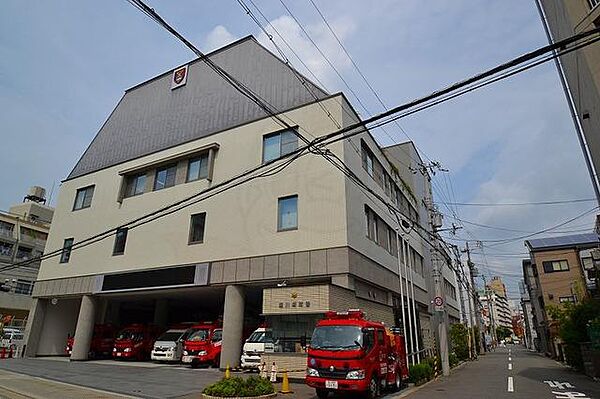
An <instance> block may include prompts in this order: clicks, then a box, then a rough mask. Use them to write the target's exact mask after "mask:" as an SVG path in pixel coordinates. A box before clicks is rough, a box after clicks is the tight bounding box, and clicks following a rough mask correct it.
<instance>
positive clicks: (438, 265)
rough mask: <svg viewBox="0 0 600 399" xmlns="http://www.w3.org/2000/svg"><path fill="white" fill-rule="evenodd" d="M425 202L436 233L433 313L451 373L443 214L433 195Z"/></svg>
mask: <svg viewBox="0 0 600 399" xmlns="http://www.w3.org/2000/svg"><path fill="white" fill-rule="evenodd" d="M425 202H426V204H427V208H428V210H429V220H430V224H431V230H432V231H433V233H434V242H433V245H432V249H431V263H432V266H433V270H432V272H431V275H432V278H433V287H434V293H435V296H434V299H433V313H434V320H435V322H436V325H437V332H438V333H437V336H438V340H439V355H440V360H441V363H442V373H443V374H444V375H450V360H449V357H448V356H449V353H448V330H447V323H446V320H447V317H446V300H445V295H444V291H443V277H442V264H443V263H442V262H443V261H444V260H445V259H441V258H440V254H442V253H443V249H442V248H441V246H440V244H439V241H440V238H439V236H438V234H437V231H438V229H439V228H441V227H442V215H441V213H439V212H438V211H437V209H436V208H435V206H434V205H433V201H432V199H431V196H430V195H429V196H428V197H427V198H426V199H425Z"/></svg>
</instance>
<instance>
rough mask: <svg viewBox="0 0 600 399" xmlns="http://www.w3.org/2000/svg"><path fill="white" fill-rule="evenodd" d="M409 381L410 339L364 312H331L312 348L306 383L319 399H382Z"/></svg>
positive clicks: (316, 334) (313, 340) (316, 331)
mask: <svg viewBox="0 0 600 399" xmlns="http://www.w3.org/2000/svg"><path fill="white" fill-rule="evenodd" d="M407 378H408V367H407V364H406V349H405V347H404V337H403V336H402V335H400V334H398V332H397V331H393V330H390V329H387V328H386V327H385V325H384V324H383V323H379V322H374V321H369V320H366V319H365V315H364V312H362V311H361V310H354V309H353V310H349V311H348V312H327V313H326V315H325V318H324V319H323V320H321V321H319V322H318V323H317V326H316V328H315V330H314V332H313V336H312V340H311V343H310V347H309V349H308V359H307V369H306V384H307V385H308V386H310V387H313V388H315V389H316V391H317V396H318V397H319V398H326V397H327V396H328V395H329V393H330V392H339V391H346V392H360V393H364V394H365V396H366V397H367V398H369V399H372V398H376V397H377V396H379V394H380V393H381V390H382V388H390V389H393V390H399V389H400V388H401V387H402V384H403V381H404V380H405V379H407Z"/></svg>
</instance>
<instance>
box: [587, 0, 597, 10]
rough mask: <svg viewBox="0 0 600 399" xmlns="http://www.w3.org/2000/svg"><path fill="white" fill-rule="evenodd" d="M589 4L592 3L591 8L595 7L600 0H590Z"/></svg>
mask: <svg viewBox="0 0 600 399" xmlns="http://www.w3.org/2000/svg"><path fill="white" fill-rule="evenodd" d="M588 4H589V5H590V9H592V10H593V9H594V8H595V7H596V6H597V5H598V4H600V0H588Z"/></svg>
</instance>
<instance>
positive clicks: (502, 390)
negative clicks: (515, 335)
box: [408, 346, 600, 399]
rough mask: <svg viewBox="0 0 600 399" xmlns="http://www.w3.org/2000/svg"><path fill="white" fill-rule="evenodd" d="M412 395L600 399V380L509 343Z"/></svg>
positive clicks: (417, 398)
mask: <svg viewBox="0 0 600 399" xmlns="http://www.w3.org/2000/svg"><path fill="white" fill-rule="evenodd" d="M509 350H510V352H509ZM509 365H510V366H509ZM545 381H549V383H547V382H545ZM511 388H512V391H511ZM408 397H409V398H410V399H448V398H481V399H486V398H491V399H499V398H527V399H531V398H534V399H546V398H548V399H550V398H557V399H571V398H574V399H585V398H596V399H600V383H598V382H595V381H593V380H591V379H590V378H588V377H586V376H584V375H582V374H579V373H576V372H573V371H570V370H569V369H568V368H566V367H564V366H563V365H561V364H559V363H557V362H555V361H554V360H551V359H548V358H546V357H543V356H541V355H539V354H536V353H532V352H529V351H527V350H525V349H524V348H522V347H519V346H509V347H508V348H498V349H496V351H495V352H492V353H490V354H487V355H484V356H480V357H479V359H478V360H476V361H474V362H469V363H467V364H466V365H465V366H464V367H462V368H460V369H458V370H455V371H453V373H452V374H451V375H450V376H449V377H444V378H440V379H439V380H437V381H435V382H432V383H429V384H428V385H426V386H424V387H422V388H421V389H419V390H418V391H416V392H414V393H412V394H410V395H408Z"/></svg>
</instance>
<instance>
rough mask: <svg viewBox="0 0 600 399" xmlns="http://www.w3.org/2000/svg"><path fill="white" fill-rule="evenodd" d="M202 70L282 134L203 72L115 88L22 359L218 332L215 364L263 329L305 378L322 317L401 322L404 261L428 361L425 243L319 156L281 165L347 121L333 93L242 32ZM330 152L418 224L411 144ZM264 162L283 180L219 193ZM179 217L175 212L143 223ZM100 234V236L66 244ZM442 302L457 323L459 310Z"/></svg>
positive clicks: (48, 269)
mask: <svg viewBox="0 0 600 399" xmlns="http://www.w3.org/2000/svg"><path fill="white" fill-rule="evenodd" d="M208 57H210V59H211V60H212V61H213V62H215V63H216V64H218V65H219V66H220V67H222V68H223V69H224V70H226V71H227V72H228V73H229V74H231V75H232V76H234V77H235V78H236V79H238V80H239V81H241V82H242V83H243V84H244V85H246V86H247V87H248V88H250V89H251V90H252V91H253V92H254V93H257V94H258V95H259V96H260V97H261V98H263V99H264V100H265V101H266V102H268V103H270V104H271V105H272V106H273V107H275V108H276V109H277V110H279V111H280V113H279V116H280V117H281V118H282V119H284V120H286V121H287V123H288V124H289V125H291V126H292V127H293V128H292V129H286V128H285V127H282V126H281V124H280V123H278V122H277V121H276V120H275V119H274V118H271V117H269V116H267V115H265V114H264V112H263V111H262V110H261V109H260V108H258V107H257V106H256V104H254V103H252V102H251V101H250V100H248V99H247V98H246V97H244V96H242V95H241V94H240V93H239V92H237V91H236V90H234V89H233V88H232V87H231V86H229V85H228V84H227V83H226V82H225V81H223V80H222V79H221V78H220V77H219V76H217V75H216V74H215V73H214V72H213V71H212V70H211V69H210V68H209V67H208V66H207V65H206V64H205V63H204V62H202V61H200V60H195V61H191V62H189V63H188V64H186V65H183V66H180V67H178V68H175V69H174V70H171V71H168V72H166V73H163V74H161V75H159V76H157V77H155V78H153V79H150V80H149V81H146V82H144V83H141V84H139V85H137V86H135V87H133V88H131V89H129V90H127V91H126V92H125V94H124V96H123V98H122V99H121V101H120V102H119V104H118V105H117V107H116V108H115V110H114V111H113V112H112V113H111V115H110V116H109V118H108V120H107V121H106V122H105V123H104V125H103V126H102V127H101V129H100V131H99V132H98V134H97V135H96V137H95V138H94V140H93V141H92V142H91V144H90V146H89V147H88V149H87V150H86V151H85V153H84V154H83V156H82V157H81V159H80V160H79V162H78V163H77V164H76V165H75V167H74V169H73V170H72V172H71V173H70V174H69V176H68V177H67V178H66V179H65V180H64V181H63V183H62V185H61V188H60V192H59V197H58V202H57V207H56V213H55V220H54V223H53V226H52V230H51V232H50V236H49V239H48V251H54V250H61V249H62V252H61V254H60V256H57V257H55V258H51V259H47V260H45V261H43V262H42V265H41V269H40V274H39V278H38V282H37V283H36V285H35V288H34V293H33V296H34V303H33V305H32V315H33V319H32V321H31V322H30V323H29V330H28V334H27V335H28V346H27V354H28V355H29V356H36V355H56V354H62V348H63V346H64V340H65V337H66V336H67V334H74V335H75V346H74V348H73V353H72V355H71V360H84V359H86V358H87V354H88V348H89V342H90V339H91V334H92V330H93V325H94V323H103V322H111V323H115V324H117V325H125V324H128V323H133V322H138V323H155V324H159V325H163V326H166V325H168V324H171V323H177V322H183V321H193V320H218V319H221V320H222V323H223V351H222V355H221V365H222V366H223V367H224V366H225V365H226V364H229V365H231V366H234V365H236V364H239V358H240V354H241V348H242V345H241V339H242V336H243V334H244V333H247V332H248V331H252V329H253V328H254V327H256V326H257V325H258V324H259V323H262V322H266V323H268V324H269V325H271V326H272V327H273V330H274V333H273V334H274V336H275V338H276V339H277V340H278V342H279V345H278V348H277V350H279V351H281V352H282V355H281V356H291V357H294V356H296V357H295V358H296V359H299V364H301V363H302V361H304V360H303V358H302V356H303V354H302V353H297V352H303V350H304V346H305V345H306V343H307V342H310V336H311V334H312V330H313V328H314V325H315V322H316V321H317V320H318V319H319V318H320V317H322V315H323V313H324V312H326V311H328V310H340V311H341V310H347V309H348V308H361V309H363V310H365V312H366V314H367V316H368V317H370V318H372V319H376V320H381V321H384V322H385V323H386V324H388V325H401V323H400V320H399V317H401V314H402V312H401V309H400V303H401V302H402V301H401V300H400V294H399V292H400V288H399V287H400V285H399V283H400V281H402V282H403V283H404V284H405V283H406V279H404V278H403V279H400V278H399V274H398V270H401V271H402V268H403V267H404V265H407V267H408V270H412V271H413V273H412V278H411V279H410V281H411V282H412V285H411V287H412V288H413V289H414V298H415V300H416V301H415V302H416V310H417V312H418V313H417V320H418V326H419V342H420V344H421V346H420V347H421V348H423V345H424V344H425V343H427V342H428V341H431V337H430V336H431V331H433V327H432V326H431V315H432V309H431V304H430V302H431V295H430V292H431V290H430V287H429V275H430V274H431V273H430V270H431V261H430V258H431V256H430V253H429V246H428V244H427V243H426V242H424V241H423V239H422V238H421V236H420V235H418V234H416V233H415V231H414V229H413V230H411V231H409V232H408V233H406V232H405V231H404V230H402V229H400V228H399V224H398V219H397V218H396V217H394V216H393V215H392V214H391V213H390V212H389V211H388V209H387V208H386V207H385V206H383V205H382V204H381V203H379V202H378V201H377V200H376V199H374V198H373V197H372V196H371V195H368V194H367V193H365V191H363V190H362V189H360V188H359V187H358V186H357V185H355V184H354V183H352V182H351V181H350V179H349V178H347V177H346V176H345V175H344V174H342V173H341V172H340V171H339V170H338V169H336V168H334V167H333V166H332V165H331V164H330V163H329V162H328V161H327V160H326V159H325V158H324V157H322V156H320V155H315V154H311V153H307V154H305V155H302V156H299V157H298V158H297V159H295V160H294V161H293V162H291V163H290V164H289V165H286V164H285V163H284V161H277V160H276V159H277V158H278V157H279V156H281V155H286V154H289V153H291V152H293V151H295V150H296V149H297V148H298V147H299V146H301V145H302V144H303V138H308V139H312V138H313V137H317V136H320V135H323V134H326V133H330V132H334V131H337V130H338V129H339V128H340V127H342V128H343V127H346V126H350V125H352V124H354V123H356V122H357V121H359V117H358V115H357V114H356V113H355V111H354V110H353V109H352V107H351V105H350V104H349V102H348V101H347V100H346V98H345V96H344V95H343V94H342V93H337V94H328V93H326V92H325V91H324V90H323V89H321V88H319V87H318V86H316V85H314V84H312V83H311V82H310V81H309V80H307V79H306V78H304V77H302V76H301V75H299V73H298V72H296V71H294V70H292V69H291V68H290V67H289V65H287V64H285V63H283V62H282V61H281V60H280V59H279V58H277V57H276V56H274V55H273V54H272V53H270V52H269V51H268V50H267V49H265V48H264V47H262V46H261V45H260V44H259V43H258V42H257V41H256V40H255V39H254V38H253V37H251V36H249V37H246V38H243V39H241V40H238V41H236V42H234V43H232V44H230V45H228V46H225V47H223V48H221V49H218V50H216V51H214V52H212V53H210V54H209V55H208ZM329 150H330V151H331V152H332V153H333V154H335V155H336V156H338V157H339V158H340V159H341V160H343V161H344V163H345V164H346V165H348V167H349V168H350V169H351V170H352V171H353V172H354V173H356V175H357V176H358V177H359V178H360V179H361V180H362V181H363V182H364V183H365V184H366V185H367V186H368V187H369V188H371V189H372V190H374V191H375V192H377V193H378V194H379V195H381V196H382V197H384V198H386V199H387V201H389V202H390V203H392V204H394V206H396V207H398V208H400V209H401V210H402V212H403V214H404V215H406V220H407V221H408V220H409V221H410V223H415V224H422V225H423V226H425V228H428V227H427V226H428V223H427V221H428V218H429V217H428V214H427V210H426V208H425V205H424V204H423V196H424V194H423V193H424V191H426V189H429V190H430V187H429V188H427V186H428V184H429V180H428V177H427V176H423V175H420V174H417V175H414V174H412V173H411V172H410V171H409V170H407V166H406V165H407V164H414V165H416V164H417V163H418V162H420V160H419V158H418V154H417V153H416V150H415V149H414V146H413V145H412V144H411V143H404V144H401V145H398V146H394V147H388V148H383V149H382V148H380V146H379V145H378V144H377V143H376V141H375V140H374V139H373V137H372V136H371V134H370V133H369V132H363V133H361V134H359V135H356V136H354V137H352V138H350V139H346V140H343V141H338V142H336V143H334V144H332V145H330V146H329ZM390 153H393V155H394V157H395V158H393V157H391V156H390V155H389V154H390ZM261 164H265V165H271V166H272V167H278V169H277V170H273V171H270V172H269V173H268V175H264V176H261V177H257V178H254V179H252V180H250V181H247V182H245V183H243V184H237V183H232V184H231V185H233V184H237V185H236V187H234V188H231V189H227V190H221V189H222V188H223V189H224V188H226V187H229V185H228V184H227V183H226V182H228V181H231V180H232V179H235V177H236V176H239V175H240V174H242V173H244V172H246V171H249V170H251V169H253V168H255V167H257V166H259V165H261ZM279 166H281V167H279ZM257 174H258V172H257V173H254V174H251V176H256V175H257ZM206 190H212V191H206ZM202 193H204V194H202ZM186 198H189V199H188V200H185V199H186ZM175 203H177V204H178V205H177V208H175V209H177V210H176V211H175V210H174V209H171V210H170V211H169V212H166V211H165V212H158V213H157V214H156V216H160V218H158V219H155V220H152V221H149V220H148V219H144V218H143V216H144V215H147V214H149V213H151V212H155V211H156V210H157V209H160V208H161V207H165V206H167V205H169V204H175ZM138 218H141V219H140V220H139V221H138V222H136V223H134V224H130V225H126V222H128V221H131V220H136V219H138ZM111 228H118V229H117V230H116V232H115V234H113V235H111V236H108V237H107V238H106V239H103V240H100V241H98V242H95V243H93V244H92V245H88V246H85V247H82V248H76V247H73V245H74V243H77V242H79V241H81V240H83V239H86V238H88V237H91V236H94V235H95V234H96V233H98V232H101V231H104V230H107V229H111ZM398 238H399V239H398ZM446 269H447V270H446ZM446 269H445V270H444V273H445V275H446V276H447V278H448V281H449V283H451V284H452V285H453V286H454V287H455V286H456V282H455V280H454V279H453V277H452V274H451V272H450V271H449V269H448V267H447V266H446ZM404 276H406V273H404V272H403V277H404ZM405 294H406V291H405ZM404 302H405V303H406V302H407V301H404ZM447 304H448V305H447V312H448V313H449V314H452V315H454V316H455V317H457V316H456V314H457V312H458V304H457V303H456V301H454V300H452V299H448V300H447Z"/></svg>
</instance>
